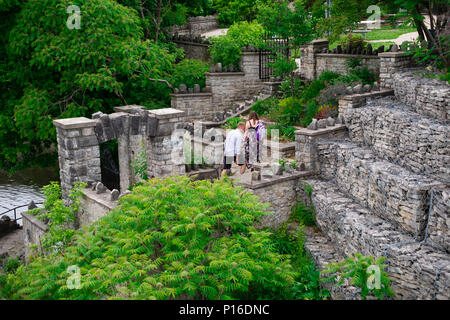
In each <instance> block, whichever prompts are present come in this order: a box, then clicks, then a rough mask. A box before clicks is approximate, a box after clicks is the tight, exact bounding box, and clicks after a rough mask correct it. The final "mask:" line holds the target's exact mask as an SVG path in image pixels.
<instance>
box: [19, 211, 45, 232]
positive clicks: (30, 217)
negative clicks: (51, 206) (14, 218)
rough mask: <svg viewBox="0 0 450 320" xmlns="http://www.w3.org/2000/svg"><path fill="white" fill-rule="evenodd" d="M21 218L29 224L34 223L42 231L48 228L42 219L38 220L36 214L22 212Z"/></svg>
mask: <svg viewBox="0 0 450 320" xmlns="http://www.w3.org/2000/svg"><path fill="white" fill-rule="evenodd" d="M22 219H25V220H28V221H29V222H30V223H31V224H33V225H35V226H36V227H38V228H39V229H41V230H42V231H44V232H46V231H47V230H48V225H46V224H45V223H44V222H43V221H41V220H39V219H38V218H37V217H36V216H33V215H31V214H28V213H22Z"/></svg>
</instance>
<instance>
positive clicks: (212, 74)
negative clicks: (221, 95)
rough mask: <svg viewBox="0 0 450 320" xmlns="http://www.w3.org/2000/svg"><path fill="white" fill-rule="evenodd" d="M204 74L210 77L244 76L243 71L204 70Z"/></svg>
mask: <svg viewBox="0 0 450 320" xmlns="http://www.w3.org/2000/svg"><path fill="white" fill-rule="evenodd" d="M205 74H206V76H210V77H236V76H239V77H242V76H245V72H240V71H239V72H206V73H205Z"/></svg>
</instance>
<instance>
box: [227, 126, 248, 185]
mask: <svg viewBox="0 0 450 320" xmlns="http://www.w3.org/2000/svg"><path fill="white" fill-rule="evenodd" d="M244 132H245V123H244V122H240V123H239V124H238V126H237V129H235V130H231V131H230V132H228V134H227V138H226V139H225V145H224V159H223V163H224V168H223V170H222V177H223V176H224V175H226V174H227V173H228V171H231V166H232V164H233V162H234V163H236V164H237V165H238V166H242V167H243V168H244V172H245V164H244V161H240V155H241V145H242V140H243V137H244ZM242 167H241V172H242Z"/></svg>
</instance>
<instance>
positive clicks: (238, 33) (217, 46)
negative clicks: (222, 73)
mask: <svg viewBox="0 0 450 320" xmlns="http://www.w3.org/2000/svg"><path fill="white" fill-rule="evenodd" d="M263 33H264V30H263V27H262V26H261V25H260V24H258V23H256V22H251V23H249V22H247V21H242V22H237V23H235V24H233V25H232V26H231V27H230V29H229V30H228V33H227V34H226V35H223V36H219V37H216V38H213V39H211V42H212V46H211V47H210V49H209V50H210V53H211V59H212V61H213V62H215V63H219V62H220V63H222V65H223V66H224V67H229V66H231V65H232V66H233V67H234V69H235V70H237V69H238V67H239V60H240V58H241V55H242V47H247V46H250V45H252V46H254V47H261V45H262V42H263Z"/></svg>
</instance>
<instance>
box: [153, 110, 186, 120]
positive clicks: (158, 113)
mask: <svg viewBox="0 0 450 320" xmlns="http://www.w3.org/2000/svg"><path fill="white" fill-rule="evenodd" d="M148 113H149V115H150V116H151V117H154V118H156V119H160V120H161V119H170V118H177V117H182V116H184V115H185V113H186V112H184V111H181V110H177V109H173V108H166V109H156V110H149V111H148Z"/></svg>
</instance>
